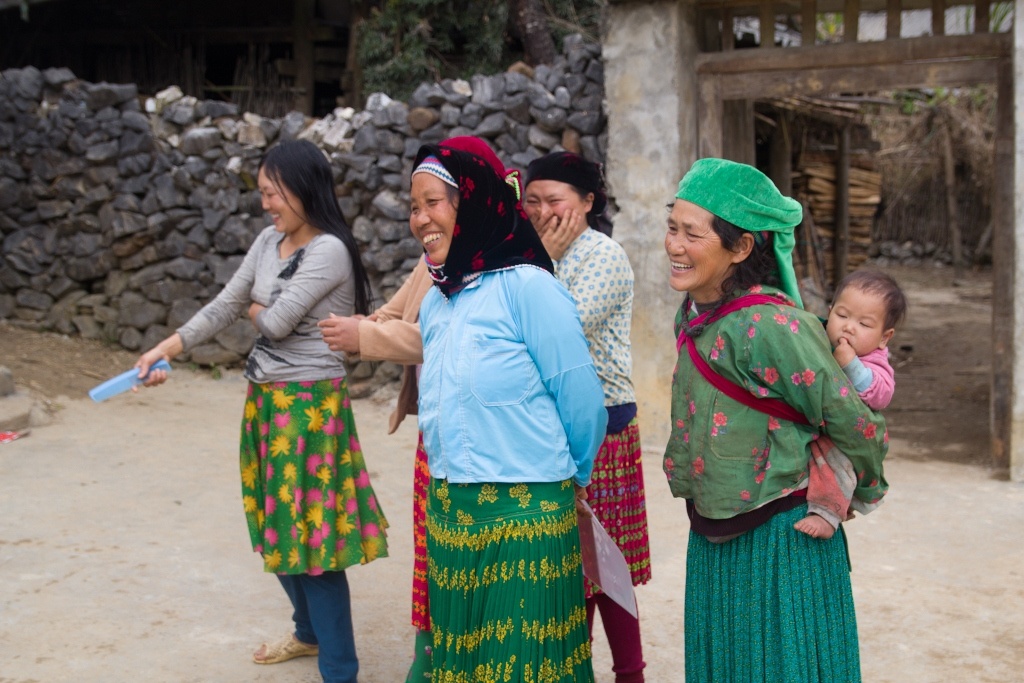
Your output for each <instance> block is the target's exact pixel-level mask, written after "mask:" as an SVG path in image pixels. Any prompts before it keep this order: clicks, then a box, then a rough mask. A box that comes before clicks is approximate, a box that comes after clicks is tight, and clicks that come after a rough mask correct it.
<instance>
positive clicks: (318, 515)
mask: <svg viewBox="0 0 1024 683" xmlns="http://www.w3.org/2000/svg"><path fill="white" fill-rule="evenodd" d="M306 521H307V522H309V523H310V524H312V525H313V526H315V527H316V528H317V529H319V528H320V527H322V526H323V525H324V509H323V507H321V506H320V505H314V506H313V507H311V508H309V510H307V511H306Z"/></svg>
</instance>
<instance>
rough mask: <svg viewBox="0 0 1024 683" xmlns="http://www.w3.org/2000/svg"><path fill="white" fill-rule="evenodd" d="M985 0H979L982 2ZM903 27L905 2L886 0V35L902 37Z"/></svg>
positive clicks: (888, 36) (893, 38)
mask: <svg viewBox="0 0 1024 683" xmlns="http://www.w3.org/2000/svg"><path fill="white" fill-rule="evenodd" d="M982 1H983V0H978V2H982ZM902 27H903V3H902V2H901V0H886V5H885V37H886V38H887V39H888V40H896V39H897V38H899V37H900V32H901V31H902Z"/></svg>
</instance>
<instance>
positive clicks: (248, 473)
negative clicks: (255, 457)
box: [242, 463, 256, 489]
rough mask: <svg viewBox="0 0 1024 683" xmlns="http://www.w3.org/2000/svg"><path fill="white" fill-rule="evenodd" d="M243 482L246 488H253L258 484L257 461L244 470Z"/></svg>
mask: <svg viewBox="0 0 1024 683" xmlns="http://www.w3.org/2000/svg"><path fill="white" fill-rule="evenodd" d="M242 483H243V484H245V487H246V488H250V489H251V488H252V487H253V486H255V485H256V463H252V464H250V465H247V466H246V467H245V469H243V470H242Z"/></svg>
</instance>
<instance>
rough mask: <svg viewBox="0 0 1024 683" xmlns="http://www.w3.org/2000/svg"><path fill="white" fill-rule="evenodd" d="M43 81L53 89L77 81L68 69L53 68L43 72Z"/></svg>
mask: <svg viewBox="0 0 1024 683" xmlns="http://www.w3.org/2000/svg"><path fill="white" fill-rule="evenodd" d="M43 80H44V81H46V85H48V86H50V87H51V88H59V87H60V86H62V85H64V84H65V83H69V82H71V81H73V80H75V74H74V73H72V71H71V69H68V68H67V67H51V68H49V69H44V70H43Z"/></svg>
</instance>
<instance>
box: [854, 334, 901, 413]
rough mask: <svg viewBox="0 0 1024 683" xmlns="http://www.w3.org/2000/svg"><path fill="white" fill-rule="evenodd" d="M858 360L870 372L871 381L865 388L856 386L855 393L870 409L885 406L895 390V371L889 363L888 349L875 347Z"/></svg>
mask: <svg viewBox="0 0 1024 683" xmlns="http://www.w3.org/2000/svg"><path fill="white" fill-rule="evenodd" d="M859 360H860V362H861V364H862V365H863V366H864V367H865V368H867V370H868V371H869V372H870V373H871V383H870V384H869V385H868V387H867V388H866V389H861V388H860V387H857V395H858V396H860V399H861V400H862V401H864V403H866V404H867V406H868V407H869V408H871V409H872V410H883V409H884V408H887V407H888V406H889V403H890V402H891V401H892V396H893V394H894V393H895V392H896V377H895V374H896V373H895V372H894V371H893V369H892V366H891V365H889V350H888V349H885V348H882V349H877V350H875V351H872V352H871V353H869V354H868V355H866V356H864V357H862V358H860V359H859Z"/></svg>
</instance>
